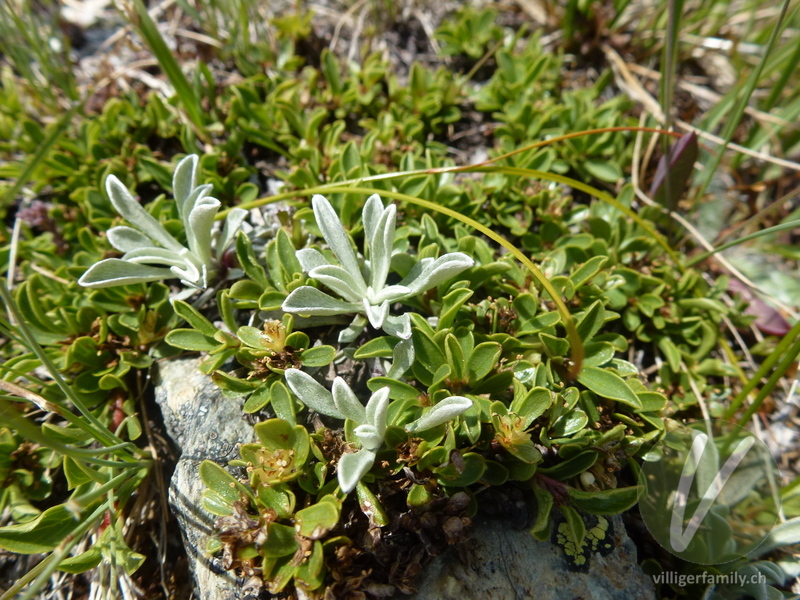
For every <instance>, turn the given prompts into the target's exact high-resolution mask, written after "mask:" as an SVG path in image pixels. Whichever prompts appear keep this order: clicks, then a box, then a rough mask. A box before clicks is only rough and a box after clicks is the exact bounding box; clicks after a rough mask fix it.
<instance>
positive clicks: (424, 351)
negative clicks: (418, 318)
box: [411, 327, 446, 373]
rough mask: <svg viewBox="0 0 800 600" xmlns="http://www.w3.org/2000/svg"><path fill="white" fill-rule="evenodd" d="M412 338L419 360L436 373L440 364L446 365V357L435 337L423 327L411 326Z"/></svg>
mask: <svg viewBox="0 0 800 600" xmlns="http://www.w3.org/2000/svg"><path fill="white" fill-rule="evenodd" d="M411 339H412V340H413V342H414V352H415V353H416V356H417V361H418V362H419V363H420V364H422V365H423V367H424V368H426V369H428V370H429V371H430V372H431V373H435V372H436V370H437V369H438V368H439V366H441V365H444V364H445V361H446V358H445V355H444V353H443V352H442V350H441V349H440V348H439V345H438V344H437V343H436V342H435V341H434V339H433V338H432V337H431V336H430V335H429V334H428V333H427V332H425V331H423V330H422V329H419V328H418V327H412V328H411Z"/></svg>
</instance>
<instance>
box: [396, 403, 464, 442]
mask: <svg viewBox="0 0 800 600" xmlns="http://www.w3.org/2000/svg"><path fill="white" fill-rule="evenodd" d="M471 406H472V400H470V399H469V398H464V396H450V397H449V398H445V399H444V400H442V401H441V402H439V403H437V404H434V405H433V406H432V407H431V408H430V409H429V410H428V412H426V413H425V414H424V415H422V416H421V417H420V418H419V419H417V420H416V421H413V422H411V423H408V424H407V425H406V431H408V432H409V433H413V432H415V431H425V430H426V429H433V428H434V427H437V426H438V425H441V424H442V423H447V422H448V421H451V420H453V419H455V418H456V417H457V416H458V415H460V414H462V413H465V412H466V411H468V410H469V409H470V407H471Z"/></svg>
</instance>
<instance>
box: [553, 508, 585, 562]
mask: <svg viewBox="0 0 800 600" xmlns="http://www.w3.org/2000/svg"><path fill="white" fill-rule="evenodd" d="M559 509H560V510H561V514H563V515H564V519H565V520H566V527H565V528H562V527H559V529H558V531H559V532H560V533H563V534H564V535H565V537H566V538H567V540H568V541H569V542H571V544H570V545H571V547H572V548H573V549H575V551H576V553H577V552H578V551H579V550H578V549H580V548H581V546H583V540H584V538H585V537H586V524H585V523H584V522H583V518H582V517H581V515H580V514H579V513H578V511H577V510H575V509H574V508H572V507H571V506H567V505H561V506H559ZM565 550H566V548H565Z"/></svg>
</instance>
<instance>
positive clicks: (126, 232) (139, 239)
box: [106, 225, 156, 252]
mask: <svg viewBox="0 0 800 600" xmlns="http://www.w3.org/2000/svg"><path fill="white" fill-rule="evenodd" d="M106 235H107V236H108V243H109V244H111V245H112V246H114V248H116V249H117V250H119V251H120V252H130V251H131V250H138V249H140V248H151V247H153V246H155V245H156V243H155V242H154V241H153V240H152V239H150V238H149V237H148V236H146V235H145V234H143V233H142V232H141V231H139V230H138V229H134V228H133V227H126V226H124V225H120V226H119V227H112V228H111V229H109V230H108V232H106Z"/></svg>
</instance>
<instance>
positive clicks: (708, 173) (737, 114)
mask: <svg viewBox="0 0 800 600" xmlns="http://www.w3.org/2000/svg"><path fill="white" fill-rule="evenodd" d="M788 9H789V0H784V2H783V6H782V7H781V12H780V15H779V16H778V20H777V22H776V23H775V27H774V28H773V30H772V33H771V34H770V36H769V41H768V42H767V46H766V48H765V49H764V55H763V56H762V57H761V60H760V61H758V66H757V67H756V68H755V70H754V71H753V72H752V73H751V74H750V77H749V78H748V80H747V84H746V85H745V89H744V93H743V94H742V97H741V99H740V100H739V103H738V104H737V105H736V108H735V109H734V110H733V114H731V116H730V118H729V119H728V120H727V121H726V123H725V129H724V130H723V135H722V138H723V140H724V143H723V144H722V146H721V147H720V148H718V149H717V152H716V154H713V155H712V157H711V160H710V161H709V164H707V165H706V166H705V168H704V169H703V175H702V180H701V182H700V188H699V189H698V190H697V195H696V196H695V197H696V198H697V199H702V198H703V195H704V194H705V192H706V188H708V185H709V184H710V183H711V178H712V177H713V176H714V173H715V172H716V170H717V167H719V164H720V162H722V157H723V156H724V154H725V150H726V149H727V147H728V144H730V142H731V140H732V139H733V134H734V132H735V131H736V128H737V127H738V126H739V122H740V121H741V120H742V115H744V111H745V108H747V105H748V103H749V102H750V97H751V96H752V95H753V90H755V88H756V85H758V81H759V79H760V78H761V73H762V71H763V70H764V65H766V64H767V59H768V58H769V55H770V53H771V52H772V49H773V48H774V46H775V41H776V40H777V39H778V35H779V34H780V32H781V28H782V25H783V21H784V17H786V11H787V10H788Z"/></svg>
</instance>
